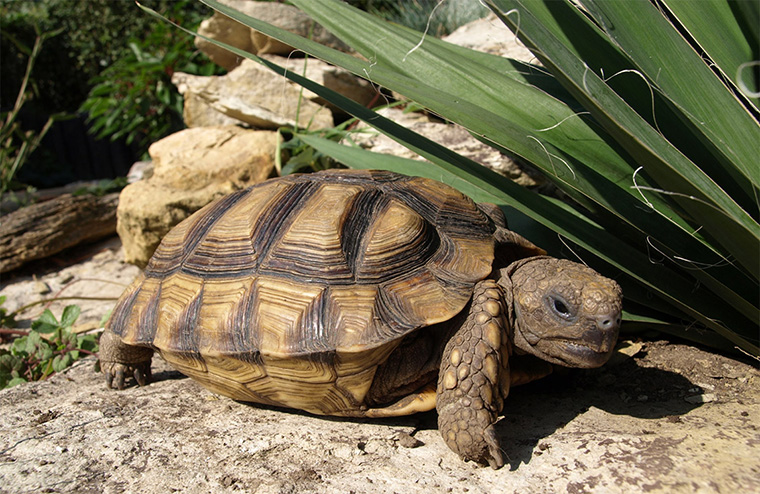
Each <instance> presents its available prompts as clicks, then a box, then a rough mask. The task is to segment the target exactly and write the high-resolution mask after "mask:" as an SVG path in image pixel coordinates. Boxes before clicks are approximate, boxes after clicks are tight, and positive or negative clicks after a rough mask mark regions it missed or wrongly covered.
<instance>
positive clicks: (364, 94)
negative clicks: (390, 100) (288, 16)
mask: <svg viewBox="0 0 760 494" xmlns="http://www.w3.org/2000/svg"><path fill="white" fill-rule="evenodd" d="M262 58H265V59H267V60H270V61H271V62H274V63H276V64H277V65H279V66H280V67H285V68H286V69H287V70H289V71H292V72H296V73H298V74H303V75H305V76H306V78H308V79H311V80H312V81H314V82H316V83H318V84H321V85H322V86H325V87H326V88H328V89H332V90H333V91H335V92H336V93H340V94H342V95H343V96H346V97H347V98H351V99H352V100H354V101H356V102H357V103H359V104H360V105H362V106H369V104H370V103H371V102H372V100H373V99H374V98H375V97H376V96H377V92H378V90H377V88H375V87H374V86H373V85H372V84H370V83H369V81H367V80H365V79H362V78H360V77H356V76H355V75H353V74H352V73H351V72H349V71H347V70H345V69H342V68H340V67H335V66H334V65H330V64H328V63H325V62H323V61H322V60H319V59H317V58H308V59H304V58H294V57H282V56H279V55H264V56H262ZM304 66H305V67H306V70H305V71H304ZM288 84H293V85H294V87H296V88H297V89H299V90H300V88H301V87H300V86H298V85H295V83H292V82H290V81H288ZM303 91H304V92H303V95H304V97H305V98H308V99H309V100H311V101H314V102H315V103H318V104H320V105H324V104H327V102H326V101H325V100H323V99H322V98H320V97H319V96H317V95H316V94H314V93H312V92H311V91H309V90H306V89H304V90H303ZM331 108H332V107H331ZM332 109H333V111H335V110H336V108H332Z"/></svg>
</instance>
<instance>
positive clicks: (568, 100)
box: [201, 0, 760, 356]
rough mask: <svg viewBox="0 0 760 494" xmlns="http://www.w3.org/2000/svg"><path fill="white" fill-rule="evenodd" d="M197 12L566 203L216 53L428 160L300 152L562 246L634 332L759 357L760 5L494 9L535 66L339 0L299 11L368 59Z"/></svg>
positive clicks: (592, 0)
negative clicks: (496, 161)
mask: <svg viewBox="0 0 760 494" xmlns="http://www.w3.org/2000/svg"><path fill="white" fill-rule="evenodd" d="M201 1H202V2H204V3H206V4H207V5H209V6H211V7H212V8H214V9H216V10H218V11H220V12H222V13H223V14H225V15H227V16H229V17H231V18H233V19H236V20H238V21H240V22H242V23H243V24H245V25H247V26H249V27H252V28H253V29H256V30H258V31H261V32H263V33H265V34H267V35H269V36H271V37H273V38H276V39H278V40H280V41H283V42H285V43H287V44H290V45H291V46H294V47H296V48H298V49H299V50H302V51H304V52H306V53H308V54H310V55H312V56H315V57H317V58H320V59H323V60H325V61H327V62H329V63H332V64H334V65H337V66H340V67H343V68H345V69H347V70H349V71H351V72H353V73H354V74H356V75H359V76H361V77H365V78H367V79H368V80H370V81H371V82H373V83H374V84H377V85H379V86H383V87H386V88H390V89H392V90H394V91H396V92H398V93H400V94H402V95H404V96H405V97H407V98H409V99H411V100H413V101H415V102H416V103H418V104H420V105H422V106H424V107H426V108H428V109H430V111H432V112H434V113H436V114H438V115H440V116H441V117H443V118H445V119H447V120H449V121H452V122H455V123H457V124H459V125H462V126H463V127H465V128H467V129H468V130H469V131H470V132H471V133H472V134H473V135H474V136H476V137H478V138H479V139H481V140H483V141H484V142H487V143H488V144H490V145H492V146H494V147H495V148H498V149H500V150H503V151H505V152H507V153H510V154H512V155H516V156H519V157H520V158H522V159H523V160H525V161H528V162H530V163H532V164H533V165H534V166H536V167H537V168H539V169H541V170H543V172H544V173H545V174H546V175H547V177H549V178H550V179H551V180H552V181H553V182H554V183H555V184H556V185H557V186H558V187H559V188H560V189H561V190H562V191H564V192H565V193H566V195H567V196H568V197H570V198H571V199H572V204H568V203H566V202H562V201H559V200H557V199H555V198H553V197H547V196H542V195H539V194H535V193H532V192H529V191H527V190H525V189H522V188H521V187H519V186H517V185H515V184H514V183H512V182H511V181H509V180H508V179H506V178H503V177H501V176H499V175H497V174H495V173H493V172H491V171H489V170H487V169H485V168H483V167H482V166H480V165H478V164H476V163H474V162H472V161H470V160H468V159H466V158H463V157H462V156H459V155H457V154H455V153H453V152H451V151H449V150H447V149H445V148H443V147H441V146H439V145H437V144H435V143H433V142H431V141H429V140H427V139H425V138H423V137H422V136H419V135H417V134H415V133H414V132H411V131H409V130H407V129H405V128H403V127H400V126H399V125H397V124H395V123H393V122H391V121H389V120H387V119H384V118H383V117H381V116H379V115H377V114H376V113H374V112H372V111H370V110H368V109H366V108H363V107H361V106H360V105H357V104H356V103H354V102H353V101H351V100H349V99H347V98H345V97H342V96H341V95H338V94H336V93H334V92H332V91H330V90H328V89H326V88H324V87H321V86H319V85H318V84H315V83H314V82H312V81H310V80H308V79H305V78H303V77H301V76H299V75H298V74H294V73H292V72H287V71H286V70H285V69H283V68H282V67H279V66H277V65H276V64H273V63H272V62H269V61H266V60H263V59H260V58H258V57H256V56H254V55H251V54H248V53H245V52H242V51H240V50H238V49H235V48H233V47H231V46H227V45H224V44H222V43H218V42H217V44H218V45H220V46H224V47H225V48H228V49H230V50H231V51H233V52H235V53H236V54H238V55H240V56H244V57H247V58H250V59H252V60H256V61H258V62H259V63H262V64H264V65H266V66H268V67H269V68H271V69H272V70H274V71H277V72H278V73H280V74H282V75H284V76H285V77H288V78H289V79H291V80H293V81H295V82H297V83H299V84H301V85H303V86H304V87H306V88H308V89H309V90H311V91H313V92H315V93H317V94H319V95H320V96H322V97H323V98H324V99H326V100H328V101H330V102H331V103H333V104H335V105H337V106H339V107H341V108H342V109H344V110H345V111H347V112H348V113H350V114H352V115H354V116H355V117H357V118H360V119H362V120H364V121H366V122H367V123H369V124H370V125H372V126H373V127H375V128H376V129H378V130H379V131H380V132H383V133H385V134H387V135H388V136H390V137H392V138H393V139H395V140H397V141H399V142H400V143H402V144H404V145H405V146H407V147H409V148H410V149H412V150H414V151H416V152H417V153H419V154H420V155H422V156H424V157H425V158H427V159H428V160H429V161H428V162H423V163H420V162H415V161H411V160H405V159H400V158H393V157H388V156H380V155H375V154H373V153H369V152H366V151H363V150H360V149H358V148H352V147H348V146H342V145H340V144H336V143H334V142H330V141H326V140H321V139H319V138H317V137H315V136H309V135H303V136H300V138H301V139H303V140H304V141H305V142H307V143H308V144H310V145H312V146H314V147H315V148H317V149H319V150H320V151H321V152H323V153H325V154H328V155H332V156H333V157H335V158H336V159H337V160H339V161H341V162H342V163H344V164H346V165H347V166H351V167H359V168H384V169H390V170H394V171H400V172H405V173H407V174H415V175H421V176H427V177H431V178H436V179H438V180H443V181H445V182H447V183H449V184H451V185H453V186H455V187H457V188H459V189H460V190H461V191H462V192H464V193H466V194H468V195H470V196H471V197H473V198H474V199H475V200H477V201H490V202H495V203H497V204H499V205H501V206H502V207H503V208H504V209H505V210H506V212H507V216H508V217H509V218H510V220H511V224H510V226H511V227H512V228H513V229H515V230H518V231H519V232H520V233H521V234H524V235H525V236H527V237H528V238H531V239H532V240H534V241H536V242H537V243H539V244H541V245H542V246H545V247H548V248H549V250H550V251H551V250H555V252H554V253H557V251H558V250H562V249H565V248H567V249H568V250H570V251H571V252H572V255H577V256H579V257H580V258H582V259H583V261H584V262H586V263H588V264H590V265H592V266H593V267H594V268H596V269H598V270H600V271H601V272H603V273H605V274H607V275H608V276H611V277H614V278H616V279H617V280H618V281H619V282H620V283H621V285H623V289H624V293H625V297H626V304H627V305H626V310H625V313H624V317H625V319H626V320H627V321H628V323H627V325H624V329H625V328H626V327H627V328H628V329H632V328H636V327H640V326H641V325H642V324H643V325H644V326H645V327H656V328H657V329H660V330H663V331H667V332H670V333H673V334H676V335H678V336H681V337H684V338H687V339H690V340H692V341H698V342H702V343H707V344H710V345H713V346H716V347H722V348H739V349H741V350H743V351H745V352H748V353H751V354H753V355H756V356H757V355H759V354H760V349H759V348H758V321H759V320H760V310H759V309H758V307H757V302H758V299H759V289H758V273H759V271H760V224H758V208H759V205H758V198H759V197H760V195H759V194H758V188H759V187H760V166H758V154H759V153H758V143H760V124H759V123H758V120H759V115H760V112H758V96H759V95H758V92H757V91H758V87H759V86H758V65H757V64H758V62H757V61H753V57H756V55H757V54H756V53H754V52H753V50H754V48H753V47H756V46H758V27H757V23H756V22H755V21H756V19H757V16H758V12H757V3H756V2H731V1H728V0H709V1H707V0H706V1H702V2H680V1H677V0H672V1H671V0H653V1H648V0H630V1H626V2H619V1H614V0H575V1H570V0H566V1H554V0H544V1H542V0H492V1H487V2H486V4H487V5H488V6H489V7H490V8H491V10H492V11H493V12H495V13H496V15H497V16H498V17H499V18H500V19H501V20H502V21H503V22H504V23H505V24H506V25H507V26H508V27H509V28H510V29H511V30H512V31H513V33H514V34H511V33H510V32H509V31H507V30H505V34H504V36H505V39H507V37H508V36H517V37H518V38H519V39H520V40H521V41H522V42H523V43H524V44H525V45H526V46H527V47H528V48H530V49H531V50H532V51H533V53H534V54H535V56H536V58H537V59H538V60H539V61H540V62H541V65H534V64H526V63H522V62H518V61H515V60H510V59H507V58H502V57H498V56H494V55H489V54H484V53H479V52H476V51H472V50H469V49H466V48H462V47H458V46H453V45H451V44H448V43H445V42H443V41H440V40H437V39H435V38H432V37H426V36H424V35H423V34H422V33H419V32H417V31H414V30H411V29H408V28H404V27H402V26H399V25H395V24H390V23H387V22H384V21H382V20H381V19H378V18H376V17H373V16H371V15H369V14H366V13H364V12H361V11H359V10H357V9H354V8H352V7H350V6H348V5H346V4H344V3H342V2H340V1H338V0H323V1H320V2H312V1H307V0H293V2H292V3H294V4H295V5H296V6H298V7H299V8H300V9H302V10H303V11H305V12H306V13H307V14H309V15H310V16H311V17H312V18H313V19H315V21H317V22H319V23H320V24H322V25H323V26H325V27H326V28H327V29H329V30H330V31H331V32H333V33H334V34H335V35H337V36H338V37H339V38H341V39H342V40H343V41H345V42H346V43H347V44H349V45H350V46H351V47H352V48H354V49H355V50H356V51H357V52H358V53H359V54H361V55H362V56H363V59H360V58H357V57H354V56H351V55H347V54H344V53H340V52H337V51H335V50H332V49H329V48H326V47H324V46H322V45H319V44H318V43H315V42H312V41H310V40H308V39H305V38H302V37H299V36H296V35H293V34H291V33H288V32H285V31H283V30H281V29H279V28H277V27H275V26H272V25H269V24H266V23H264V22H261V21H258V20H257V19H254V18H251V17H249V16H246V15H244V14H242V13H240V12H237V11H235V10H233V9H231V8H229V7H227V6H225V5H224V4H221V3H219V2H218V1H216V0H201ZM547 231H550V232H554V233H553V234H552V235H549V236H547ZM558 239H559V240H561V243H559V244H558V242H557V240H558ZM556 245H559V247H557V246H556ZM563 246H564V247H563ZM637 323H638V324H637Z"/></svg>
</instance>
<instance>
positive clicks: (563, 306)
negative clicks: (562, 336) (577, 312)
mask: <svg viewBox="0 0 760 494" xmlns="http://www.w3.org/2000/svg"><path fill="white" fill-rule="evenodd" d="M547 302H548V304H549V307H551V309H552V310H553V311H554V313H555V314H556V315H558V316H559V317H561V318H562V319H568V320H569V319H572V318H573V317H574V313H573V311H572V310H571V309H570V307H569V306H568V304H567V303H566V302H565V301H564V300H562V299H561V298H559V297H557V296H550V297H549V299H548V301H547Z"/></svg>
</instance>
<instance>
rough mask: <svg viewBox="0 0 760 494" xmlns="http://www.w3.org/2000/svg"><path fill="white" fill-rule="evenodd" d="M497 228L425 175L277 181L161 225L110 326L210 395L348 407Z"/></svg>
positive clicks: (427, 318)
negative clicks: (162, 231) (159, 237)
mask: <svg viewBox="0 0 760 494" xmlns="http://www.w3.org/2000/svg"><path fill="white" fill-rule="evenodd" d="M493 231H494V225H493V223H492V221H491V220H490V219H489V218H488V216H487V215H486V214H484V213H483V212H482V211H481V210H480V209H479V208H478V207H477V206H476V205H475V203H473V201H472V200H471V199H470V198H468V197H466V196H465V195H463V194H461V193H460V192H458V191H457V190H455V189H453V188H451V187H449V186H447V185H444V184H442V183H440V182H436V181H433V180H429V179H424V178H418V177H407V176H403V175H399V174H395V173H391V172H383V171H364V170H356V171H352V170H332V171H325V172H320V173H315V174H306V175H291V176H287V177H282V178H277V179H272V180H268V181H266V182H263V183H261V184H259V185H256V186H253V187H251V188H249V189H246V190H242V191H239V192H236V193H233V194H231V195H229V196H227V197H224V198H222V199H220V200H218V201H216V202H214V203H212V204H209V205H208V206H206V207H205V208H203V209H201V210H200V211H198V212H196V213H195V214H193V215H192V216H190V217H189V218H187V219H186V220H184V221H183V222H182V223H180V224H179V225H177V226H176V227H175V228H174V229H173V230H172V231H171V232H170V233H169V234H167V236H166V237H165V238H164V240H163V241H162V243H161V245H160V246H159V247H158V249H157V250H156V252H155V254H154V255H153V258H152V259H151V260H150V262H149V264H148V266H147V268H146V269H145V271H144V273H143V274H142V275H141V276H140V277H139V278H138V279H137V280H136V281H135V282H134V283H133V284H132V285H131V286H130V288H129V289H128V290H127V291H126V292H125V294H124V295H123V296H122V298H121V300H120V301H119V303H118V304H117V306H116V308H115V309H114V312H113V315H112V317H111V319H110V321H109V328H110V330H111V331H112V332H113V333H114V334H116V335H118V336H119V337H120V338H121V339H122V341H123V342H124V343H127V344H131V345H143V346H149V347H152V348H154V349H156V350H157V351H158V352H160V354H161V355H162V356H163V358H164V359H165V360H167V361H169V362H170V363H171V364H173V365H174V366H175V367H177V368H178V370H180V371H181V372H183V373H185V374H187V375H189V376H190V377H193V378H195V379H197V380H198V381H200V382H201V383H202V384H204V385H205V386H206V387H208V388H210V389H211V390H213V391H215V392H218V393H221V394H224V395H227V396H230V397H232V398H235V399H239V400H243V401H255V402H260V403H267V404H275V405H282V406H288V407H295V408H300V409H303V410H307V411H310V412H314V413H320V414H341V413H346V414H349V413H350V410H352V409H356V407H358V406H361V405H362V403H363V401H364V398H365V395H366V393H367V390H368V388H369V386H370V385H371V383H372V378H373V376H374V372H375V371H376V369H377V366H378V365H379V364H381V363H382V362H383V361H384V360H385V359H386V358H387V357H388V355H389V354H390V353H391V352H392V351H393V350H394V349H395V348H396V346H397V345H398V344H399V343H400V341H401V339H402V338H403V337H404V336H405V335H407V334H409V333H410V332H412V331H415V330H416V329H418V328H422V327H427V326H430V325H433V324H436V323H439V322H442V321H447V320H449V319H451V318H452V317H453V316H455V315H456V314H457V313H459V312H460V311H461V310H462V309H463V308H464V306H465V305H466V304H467V302H468V301H469V300H470V298H471V296H472V290H473V286H474V285H475V283H476V282H478V281H480V280H482V279H483V278H485V277H487V276H488V275H489V274H490V273H491V270H492V262H493V259H494V239H493ZM304 383H308V386H304Z"/></svg>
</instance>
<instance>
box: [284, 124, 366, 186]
mask: <svg viewBox="0 0 760 494" xmlns="http://www.w3.org/2000/svg"><path fill="white" fill-rule="evenodd" d="M356 123H357V120H356V119H355V118H352V119H350V120H346V121H345V122H343V123H342V124H340V125H337V126H335V127H331V128H329V129H320V130H314V131H310V130H303V131H299V130H297V129H293V128H281V129H279V130H278V132H279V133H280V136H281V137H283V139H282V141H281V142H282V144H280V151H286V152H287V156H288V159H287V161H286V162H285V164H282V163H280V161H279V159H280V155H281V153H277V158H278V162H277V169H278V171H279V172H280V175H283V176H284V175H290V174H291V173H298V172H316V171H320V170H327V169H328V168H336V167H340V166H341V165H340V164H339V163H338V162H337V161H335V160H334V159H332V157H330V156H328V155H327V154H324V153H322V152H321V151H320V150H318V149H316V148H315V147H313V146H311V145H310V144H308V143H306V142H305V141H304V140H303V139H302V138H301V137H302V136H304V135H307V136H314V137H319V138H322V139H326V140H329V141H333V142H342V141H345V140H346V139H349V140H350V136H351V134H352V133H356V132H360V131H356V130H351V127H352V126H354V125H355V124H356Z"/></svg>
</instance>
